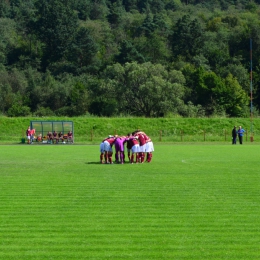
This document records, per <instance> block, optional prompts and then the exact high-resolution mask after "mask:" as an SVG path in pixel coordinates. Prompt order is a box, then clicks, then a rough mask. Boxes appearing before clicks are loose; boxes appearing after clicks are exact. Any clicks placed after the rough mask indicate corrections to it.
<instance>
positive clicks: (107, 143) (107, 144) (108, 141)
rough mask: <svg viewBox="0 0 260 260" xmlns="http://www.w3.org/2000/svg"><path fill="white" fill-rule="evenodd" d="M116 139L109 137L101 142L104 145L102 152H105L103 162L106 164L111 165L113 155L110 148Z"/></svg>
mask: <svg viewBox="0 0 260 260" xmlns="http://www.w3.org/2000/svg"><path fill="white" fill-rule="evenodd" d="M115 140H116V138H115V137H114V136H112V135H109V136H108V137H107V138H106V139H105V140H103V143H104V152H105V161H106V163H107V164H108V163H110V164H112V163H113V161H112V155H113V150H112V146H113V144H114V142H115Z"/></svg>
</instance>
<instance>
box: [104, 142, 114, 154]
mask: <svg viewBox="0 0 260 260" xmlns="http://www.w3.org/2000/svg"><path fill="white" fill-rule="evenodd" d="M103 144H104V151H105V152H111V153H112V152H113V150H112V147H111V145H110V143H109V142H108V141H104V142H103Z"/></svg>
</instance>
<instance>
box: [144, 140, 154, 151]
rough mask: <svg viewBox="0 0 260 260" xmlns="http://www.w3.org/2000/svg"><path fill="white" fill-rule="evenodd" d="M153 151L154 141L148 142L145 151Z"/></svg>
mask: <svg viewBox="0 0 260 260" xmlns="http://www.w3.org/2000/svg"><path fill="white" fill-rule="evenodd" d="M153 151H154V147H153V142H148V143H146V148H145V152H146V153H151V152H153Z"/></svg>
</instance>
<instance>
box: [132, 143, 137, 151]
mask: <svg viewBox="0 0 260 260" xmlns="http://www.w3.org/2000/svg"><path fill="white" fill-rule="evenodd" d="M132 153H139V144H135V145H134V146H133V147H132Z"/></svg>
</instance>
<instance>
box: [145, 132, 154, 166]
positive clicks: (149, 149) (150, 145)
mask: <svg viewBox="0 0 260 260" xmlns="http://www.w3.org/2000/svg"><path fill="white" fill-rule="evenodd" d="M145 139H146V147H145V152H146V153H147V157H146V161H147V162H151V160H152V157H153V153H152V152H153V151H154V146H153V142H152V140H151V138H150V137H149V136H148V135H145Z"/></svg>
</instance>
